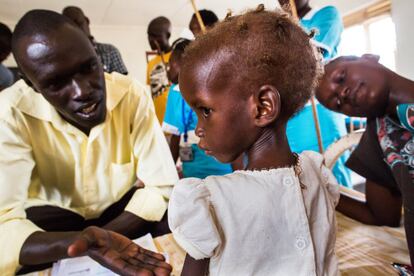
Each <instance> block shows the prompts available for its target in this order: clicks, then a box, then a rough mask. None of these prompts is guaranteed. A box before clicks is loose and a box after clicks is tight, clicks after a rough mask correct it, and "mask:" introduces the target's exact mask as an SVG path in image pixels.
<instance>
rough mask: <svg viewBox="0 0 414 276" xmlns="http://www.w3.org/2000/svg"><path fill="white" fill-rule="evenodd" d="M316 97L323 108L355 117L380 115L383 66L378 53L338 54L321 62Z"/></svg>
mask: <svg viewBox="0 0 414 276" xmlns="http://www.w3.org/2000/svg"><path fill="white" fill-rule="evenodd" d="M325 70H326V71H325V75H324V76H323V78H322V80H321V81H320V84H319V87H318V88H317V91H316V97H317V98H318V100H319V101H320V102H321V103H322V104H323V105H324V106H326V107H327V108H329V109H331V110H334V111H337V112H340V113H344V114H346V115H348V116H357V117H380V116H383V115H384V113H385V110H386V107H387V103H388V96H389V87H388V83H387V69H386V68H385V67H384V66H382V65H381V64H379V63H378V57H375V56H372V55H364V56H362V57H361V58H358V57H347V58H340V59H338V60H336V61H334V62H332V63H331V64H328V65H326V66H325Z"/></svg>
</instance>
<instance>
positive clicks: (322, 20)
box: [286, 6, 351, 187]
mask: <svg viewBox="0 0 414 276" xmlns="http://www.w3.org/2000/svg"><path fill="white" fill-rule="evenodd" d="M300 23H301V25H302V27H303V28H304V29H305V30H306V31H307V32H309V31H310V30H311V29H317V35H316V36H315V37H314V38H313V41H314V43H315V44H316V45H317V46H318V47H320V48H322V49H324V59H325V60H329V59H331V58H332V57H333V56H335V55H336V53H337V47H338V44H339V41H340V37H341V33H342V30H343V26H342V20H341V17H340V16H339V13H338V11H337V9H336V8H335V7H332V6H328V7H324V8H322V9H320V10H318V11H316V12H313V11H310V12H309V15H307V16H305V17H304V18H303V19H302V20H301V21H300ZM317 109H318V116H319V123H320V128H321V135H322V141H323V147H324V149H325V150H326V148H327V147H328V146H329V145H331V144H332V143H333V142H335V141H336V140H338V139H339V138H341V137H342V136H344V135H346V134H347V131H346V125H345V116H344V115H342V114H339V113H336V112H333V111H330V110H328V109H327V108H325V107H324V106H322V105H321V104H319V103H317ZM286 134H287V137H288V141H289V145H290V147H291V149H292V150H293V151H295V152H298V153H301V152H302V151H304V150H313V151H319V147H318V139H317V136H316V128H315V123H314V119H313V114H312V106H311V105H310V104H307V105H306V106H305V107H304V108H303V109H302V110H301V111H300V112H299V113H297V114H296V115H295V116H294V117H293V118H291V119H290V120H289V122H288V124H287V128H286ZM347 158H348V154H345V155H343V156H342V157H341V158H339V160H338V162H337V163H336V165H335V167H334V169H333V173H334V175H335V177H336V179H337V180H338V182H339V183H340V184H342V185H344V186H347V187H349V186H351V177H350V173H349V170H348V169H347V168H346V167H345V161H346V159H347Z"/></svg>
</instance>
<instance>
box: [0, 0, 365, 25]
mask: <svg viewBox="0 0 414 276" xmlns="http://www.w3.org/2000/svg"><path fill="white" fill-rule="evenodd" d="M195 2H196V5H197V8H198V9H203V8H206V9H211V10H213V11H215V12H216V13H217V15H218V16H219V18H222V17H224V16H225V14H226V13H227V10H228V9H229V8H230V9H231V10H232V11H233V12H239V11H242V10H245V9H246V8H254V7H256V6H257V5H258V4H260V3H263V4H265V6H266V7H267V8H274V7H276V5H277V4H276V2H277V0H271V1H270V0H195ZM369 2H372V0H335V1H329V0H311V5H312V6H324V5H335V6H336V7H338V9H339V11H340V12H341V13H342V14H346V13H348V12H349V11H351V10H354V9H356V8H358V7H360V6H362V5H365V4H367V3H369ZM68 5H74V6H79V7H81V8H82V9H83V11H84V12H85V14H86V15H87V16H88V17H89V19H90V21H91V24H93V25H103V26H146V25H147V24H148V22H149V21H150V20H151V19H152V18H154V17H156V16H159V15H164V16H166V17H168V18H170V20H171V21H172V23H173V26H179V27H183V26H187V24H188V22H189V19H190V17H191V15H192V13H193V10H192V6H191V2H190V0H0V6H1V7H2V9H1V10H0V21H2V22H5V23H8V24H11V25H14V24H15V23H16V22H17V20H18V19H19V18H20V17H21V16H22V15H23V14H24V13H25V12H27V11H28V10H31V9H50V10H55V11H57V12H61V11H62V9H63V8H64V7H65V6H68Z"/></svg>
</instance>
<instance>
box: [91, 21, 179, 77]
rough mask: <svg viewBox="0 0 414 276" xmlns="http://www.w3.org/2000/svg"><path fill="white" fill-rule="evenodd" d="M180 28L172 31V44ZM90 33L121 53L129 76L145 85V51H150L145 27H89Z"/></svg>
mask: <svg viewBox="0 0 414 276" xmlns="http://www.w3.org/2000/svg"><path fill="white" fill-rule="evenodd" d="M181 31H182V28H175V29H173V33H172V35H171V39H170V42H171V43H172V42H173V41H174V40H175V39H176V38H177V37H179V34H180V33H181ZM91 33H92V34H93V36H94V37H95V39H96V40H97V41H98V42H102V43H110V44H113V45H114V46H116V47H117V48H118V50H119V51H120V52H121V55H122V59H123V60H124V62H125V65H126V67H127V68H128V71H129V74H130V75H131V76H132V77H134V78H137V79H138V80H139V81H140V82H142V83H143V84H145V81H146V68H147V63H146V59H145V51H149V50H151V48H150V46H149V44H148V39H147V27H146V26H91Z"/></svg>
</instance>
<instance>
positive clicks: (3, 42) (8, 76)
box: [0, 23, 14, 91]
mask: <svg viewBox="0 0 414 276" xmlns="http://www.w3.org/2000/svg"><path fill="white" fill-rule="evenodd" d="M11 40H12V32H11V30H10V29H9V27H7V26H6V25H5V24H3V23H0V91H1V90H3V89H5V88H7V87H9V86H11V85H12V84H13V82H14V76H13V73H12V71H10V70H9V69H8V68H7V67H6V66H4V65H3V64H2V63H3V61H5V60H6V58H7V57H8V56H9V55H10V52H11Z"/></svg>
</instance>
